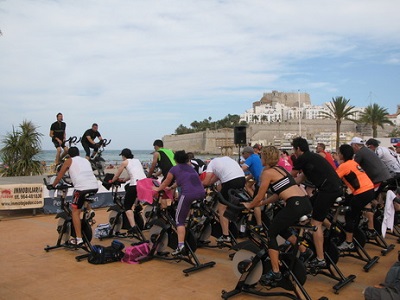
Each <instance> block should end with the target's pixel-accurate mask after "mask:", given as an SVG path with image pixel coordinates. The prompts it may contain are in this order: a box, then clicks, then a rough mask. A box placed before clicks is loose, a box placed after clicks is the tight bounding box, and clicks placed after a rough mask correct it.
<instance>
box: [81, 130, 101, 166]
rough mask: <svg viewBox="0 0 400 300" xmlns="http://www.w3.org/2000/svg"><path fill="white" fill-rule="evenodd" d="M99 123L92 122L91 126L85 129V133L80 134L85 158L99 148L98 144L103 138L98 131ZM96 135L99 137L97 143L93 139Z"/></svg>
mask: <svg viewBox="0 0 400 300" xmlns="http://www.w3.org/2000/svg"><path fill="white" fill-rule="evenodd" d="M98 128H99V125H97V124H96V123H93V125H92V128H89V129H88V130H86V131H85V133H84V134H83V136H82V140H81V143H82V146H83V149H85V152H86V159H88V160H89V159H90V158H93V157H94V156H95V155H96V153H97V151H98V150H99V146H100V145H101V143H102V141H103V138H102V137H101V134H100V132H99V131H98ZM96 137H97V138H98V139H99V141H100V142H99V143H96V142H95V141H94V140H95V139H96ZM90 148H92V149H93V154H92V156H90Z"/></svg>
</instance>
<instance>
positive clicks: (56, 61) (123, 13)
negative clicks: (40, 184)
mask: <svg viewBox="0 0 400 300" xmlns="http://www.w3.org/2000/svg"><path fill="white" fill-rule="evenodd" d="M399 11H400V1H398V0H382V1H375V0H374V1H370V0H352V1H342V0H337V1H324V0H308V1H305V0H304V1H303V0H297V1H293V0H280V1H270V0H254V1H251V0H247V1H245V0H243V1H235V0H231V1H223V0H221V1H215V0H203V1H197V0H179V1H178V0H169V1H152V0H149V1H139V0H132V1H126V0H124V1H122V0H109V1H102V0H96V1H94V0H93V1H78V0H70V1H46V0H40V1H35V0H12V1H11V0H10V1H4V0H0V30H1V32H2V35H0V68H1V72H0V111H1V118H0V136H1V137H3V136H4V135H5V134H6V133H7V132H10V131H12V126H13V125H14V126H18V125H19V124H20V123H21V122H22V120H24V119H26V120H30V121H32V122H34V123H35V124H36V125H37V126H38V127H39V131H40V132H41V133H43V134H44V137H43V140H42V146H43V148H44V149H52V148H53V146H52V144H51V140H50V138H49V137H48V134H49V128H50V124H51V123H52V122H54V121H55V119H56V117H55V116H56V114H57V113H58V112H62V113H63V114H64V121H65V122H66V123H67V136H71V135H77V136H80V135H82V133H83V132H84V131H85V130H86V129H88V128H90V126H91V124H92V123H93V122H96V123H98V124H99V131H100V132H101V134H102V136H103V137H104V138H108V139H112V142H111V144H110V146H109V148H110V149H120V148H124V147H129V148H132V149H151V148H152V143H153V141H154V139H158V138H161V137H162V136H164V135H166V134H172V133H174V131H175V129H176V128H177V127H178V126H179V125H180V124H183V125H185V126H190V123H191V122H193V121H195V120H197V121H201V120H203V119H206V118H208V117H211V118H212V120H218V119H221V118H223V117H225V116H226V115H227V114H241V113H243V112H244V111H245V110H246V109H248V108H250V107H251V105H252V102H254V101H257V100H259V99H260V98H261V97H262V95H263V93H265V92H271V91H272V90H278V91H282V92H297V91H298V90H300V92H307V93H309V94H310V97H311V101H312V103H313V104H316V105H317V104H323V103H325V102H328V101H330V100H331V99H332V97H336V96H344V97H346V98H348V99H350V103H351V104H352V105H355V106H366V105H368V104H372V103H379V104H380V105H381V106H383V107H385V108H387V109H388V112H389V113H395V111H396V107H397V104H400V101H399V98H400V38H399V37H400V22H399V17H398V12H399Z"/></svg>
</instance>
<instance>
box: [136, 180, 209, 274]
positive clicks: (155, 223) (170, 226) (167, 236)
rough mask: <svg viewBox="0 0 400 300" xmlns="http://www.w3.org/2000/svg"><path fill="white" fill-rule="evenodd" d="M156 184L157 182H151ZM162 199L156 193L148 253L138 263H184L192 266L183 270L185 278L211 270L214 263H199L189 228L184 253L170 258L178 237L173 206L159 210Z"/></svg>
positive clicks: (195, 245) (160, 194)
mask: <svg viewBox="0 0 400 300" xmlns="http://www.w3.org/2000/svg"><path fill="white" fill-rule="evenodd" d="M153 183H154V184H157V181H155V182H154V181H153ZM162 197H163V192H162V191H161V192H159V193H158V197H157V198H156V199H155V203H153V206H156V207H158V210H157V215H158V217H157V218H155V219H153V220H152V221H151V227H150V230H149V235H150V252H149V254H148V255H147V256H146V257H143V258H142V259H140V260H139V263H143V262H146V261H150V260H153V259H162V260H169V261H177V262H179V261H185V262H187V263H189V264H190V265H192V267H190V268H187V269H184V270H183V273H184V274H185V276H189V274H190V273H192V272H195V271H199V270H202V269H205V268H211V267H213V266H214V265H215V262H214V261H210V262H206V263H200V261H199V259H198V258H197V255H196V254H195V251H196V249H197V242H196V240H195V239H194V236H193V234H192V231H191V230H190V228H187V230H186V237H185V251H184V252H183V253H181V254H178V255H176V256H173V255H172V256H170V252H169V250H168V248H170V249H176V248H177V246H178V235H177V233H176V223H175V220H174V218H173V216H172V215H173V214H174V213H175V212H174V207H173V205H174V204H171V206H169V207H167V208H161V206H160V200H161V199H162Z"/></svg>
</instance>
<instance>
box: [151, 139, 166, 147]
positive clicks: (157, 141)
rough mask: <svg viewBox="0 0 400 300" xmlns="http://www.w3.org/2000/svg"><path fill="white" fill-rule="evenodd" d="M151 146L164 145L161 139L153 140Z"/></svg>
mask: <svg viewBox="0 0 400 300" xmlns="http://www.w3.org/2000/svg"><path fill="white" fill-rule="evenodd" d="M153 146H157V147H161V148H162V147H164V143H163V141H162V140H155V141H154V143H153Z"/></svg>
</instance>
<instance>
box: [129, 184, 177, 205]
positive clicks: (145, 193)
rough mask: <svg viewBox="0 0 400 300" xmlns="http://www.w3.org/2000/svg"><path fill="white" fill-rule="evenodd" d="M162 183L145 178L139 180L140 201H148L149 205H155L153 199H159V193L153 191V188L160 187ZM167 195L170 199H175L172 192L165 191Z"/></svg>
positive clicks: (137, 188) (138, 196) (138, 193)
mask: <svg viewBox="0 0 400 300" xmlns="http://www.w3.org/2000/svg"><path fill="white" fill-rule="evenodd" d="M160 184H161V183H160V182H159V181H158V180H156V179H152V178H144V179H141V180H138V182H137V183H136V190H137V198H138V199H139V200H140V201H146V202H147V203H149V204H153V197H157V192H156V191H155V190H153V187H155V186H156V185H160ZM164 192H165V195H166V196H167V197H168V198H169V199H173V194H172V192H171V191H170V190H165V191H164Z"/></svg>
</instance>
